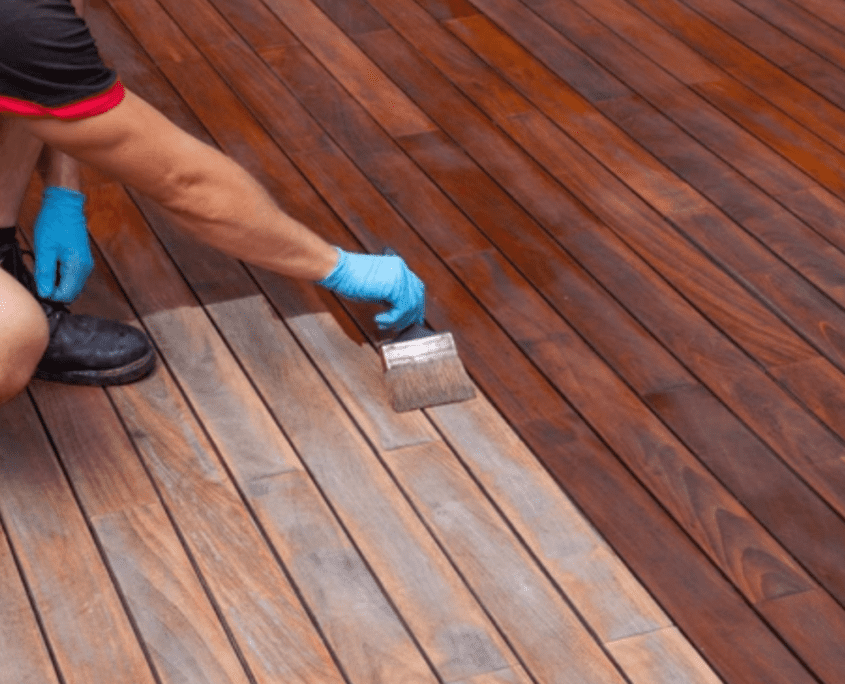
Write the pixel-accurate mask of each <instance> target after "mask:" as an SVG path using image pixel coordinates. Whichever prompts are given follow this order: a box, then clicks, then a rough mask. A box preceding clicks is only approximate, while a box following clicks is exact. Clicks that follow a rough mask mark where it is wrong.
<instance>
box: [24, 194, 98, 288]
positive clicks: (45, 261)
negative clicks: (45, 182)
mask: <svg viewBox="0 0 845 684" xmlns="http://www.w3.org/2000/svg"><path fill="white" fill-rule="evenodd" d="M84 204H85V195H83V194H82V193H81V192H76V191H74V190H68V189H67V188H59V187H54V186H50V187H47V188H45V189H44V200H43V202H42V204H41V213H40V214H38V219H37V220H36V221H35V236H34V241H35V250H34V252H35V283H36V285H37V286H38V294H39V296H41V297H43V298H44V299H51V300H53V301H55V302H65V303H66V304H70V303H71V302H72V301H73V300H74V299H76V298H77V297H78V296H79V293H80V292H82V288H83V287H84V285H85V281H86V280H87V279H88V276H89V275H91V271H93V270H94V257H93V256H92V255H91V247H90V245H89V244H88V228H87V225H86V223H85V214H84V213H83V211H82V208H83V206H84ZM59 264H61V281H60V286H59V289H58V290H56V267H57V266H58V265H59Z"/></svg>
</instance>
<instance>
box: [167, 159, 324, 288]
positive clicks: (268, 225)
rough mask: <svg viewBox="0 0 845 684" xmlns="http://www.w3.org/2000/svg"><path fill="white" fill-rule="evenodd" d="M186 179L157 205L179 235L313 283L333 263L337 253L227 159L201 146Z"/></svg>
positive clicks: (244, 171) (320, 277)
mask: <svg viewBox="0 0 845 684" xmlns="http://www.w3.org/2000/svg"><path fill="white" fill-rule="evenodd" d="M191 169H192V171H191V177H190V178H189V179H185V180H184V181H183V183H181V184H180V185H181V186H182V187H181V188H180V189H179V190H178V192H177V193H176V199H175V200H174V201H172V202H169V203H168V204H167V205H163V206H164V208H165V209H166V211H167V213H168V214H169V216H170V218H171V220H172V221H173V222H174V223H175V224H176V225H177V227H179V228H180V229H182V230H184V231H185V232H187V233H189V234H190V235H191V236H192V237H194V238H195V239H197V240H200V241H201V242H204V243H206V244H208V245H211V246H212V247H214V248H216V249H219V250H220V251H221V252H225V253H226V254H228V255H230V256H233V257H235V258H237V259H241V260H243V261H246V262H248V263H250V264H254V265H256V266H261V267H262V268H266V269H268V270H270V271H273V272H275V273H280V274H282V275H287V276H290V277H292V278H302V279H306V280H312V281H319V280H322V279H323V278H325V277H326V276H328V275H329V274H330V273H331V272H332V271H333V270H334V268H335V266H336V265H337V262H338V254H337V250H335V249H334V247H332V246H331V245H330V244H329V243H327V242H326V241H325V240H323V239H322V238H321V237H320V236H319V235H317V234H316V233H314V232H312V231H311V230H309V229H308V228H306V227H305V226H304V225H302V224H301V223H300V222H299V221H297V220H295V219H294V218H292V217H290V216H288V215H287V214H285V213H284V212H283V211H282V210H281V209H280V208H279V206H278V205H277V204H276V202H275V201H274V200H273V199H272V198H271V197H270V195H269V194H268V193H267V191H266V190H265V189H264V188H263V187H262V185H261V184H260V183H259V182H258V181H257V180H256V179H255V178H253V177H252V176H251V175H250V174H249V173H247V171H246V170H245V169H244V168H243V167H241V166H240V165H239V164H238V163H237V162H235V161H234V160H233V159H231V158H229V157H227V156H226V155H224V154H222V153H221V152H219V151H217V150H215V149H214V148H211V147H209V146H207V145H204V144H200V145H197V146H195V148H194V150H193V152H192V154H191Z"/></svg>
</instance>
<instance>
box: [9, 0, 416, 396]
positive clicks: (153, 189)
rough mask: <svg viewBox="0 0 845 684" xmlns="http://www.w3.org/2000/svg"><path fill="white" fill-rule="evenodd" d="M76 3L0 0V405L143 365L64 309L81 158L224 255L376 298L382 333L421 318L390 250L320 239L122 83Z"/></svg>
mask: <svg viewBox="0 0 845 684" xmlns="http://www.w3.org/2000/svg"><path fill="white" fill-rule="evenodd" d="M84 2H85V0H0V266H2V268H0V404H2V403H5V402H7V401H9V400H11V399H12V398H14V397H15V396H17V395H18V394H20V393H21V392H22V391H23V390H24V389H25V387H26V386H27V385H28V384H29V382H30V380H31V378H32V377H33V376H35V377H38V378H41V379H44V380H48V381H54V382H64V383H68V384H82V385H95V386H105V385H115V384H124V383H128V382H134V381H136V380H139V379H141V378H143V377H146V376H147V375H149V373H151V372H152V370H153V368H154V367H155V353H154V350H153V347H152V344H151V343H150V340H149V339H148V338H147V336H146V335H145V334H144V333H143V332H142V331H140V330H138V329H137V328H135V327H133V326H130V325H126V324H123V323H119V322H117V321H111V320H107V319H104V318H99V317H96V316H89V315H76V314H72V313H71V312H70V310H69V309H68V307H67V304H69V303H71V302H72V301H73V300H74V299H75V298H76V297H77V296H78V295H79V294H80V292H81V291H82V289H83V286H84V283H85V281H86V279H87V278H88V276H89V275H90V273H91V271H92V269H93V266H94V261H93V257H92V255H91V251H90V243H89V239H88V232H87V224H86V221H85V216H84V204H85V200H86V198H85V195H84V194H83V193H82V192H81V188H80V184H79V163H80V162H81V163H85V164H89V165H90V166H92V167H94V168H96V169H98V170H100V171H102V172H103V173H105V174H106V175H109V176H111V177H113V178H116V179H117V180H118V181H120V182H121V183H123V184H125V185H128V186H130V187H133V188H135V189H137V190H138V191H140V192H142V193H144V194H145V195H147V196H148V197H150V198H151V199H153V200H154V201H156V202H157V203H158V204H159V206H160V207H161V208H162V209H163V211H164V213H165V215H166V216H167V217H168V219H169V220H170V221H171V223H172V224H173V225H174V226H175V227H176V228H178V229H180V230H183V231H185V232H186V233H188V234H189V235H191V236H192V237H194V238H195V239H198V240H201V241H203V242H205V243H207V244H209V245H211V246H213V247H215V248H216V249H219V250H220V251H222V252H225V253H227V254H229V255H230V256H233V257H235V258H238V259H242V260H243V261H246V262H248V263H251V264H255V265H258V266H262V267H264V268H267V269H269V270H272V271H274V272H276V273H279V274H282V275H285V276H289V277H293V278H300V279H309V280H311V281H314V282H315V283H317V284H318V285H321V286H323V287H325V288H327V289H329V290H331V291H333V292H335V293H337V294H339V295H341V296H343V297H346V298H348V299H351V300H355V301H367V302H380V303H384V304H387V305H388V306H389V307H390V309H389V310H388V311H383V312H381V313H380V314H378V315H377V316H376V323H377V324H378V326H379V328H381V329H382V330H385V329H389V328H396V329H400V330H401V329H403V328H405V327H407V326H408V325H410V324H411V323H422V322H423V319H424V316H425V286H424V284H423V283H422V281H421V280H420V279H419V278H418V277H417V276H416V275H415V274H414V273H413V272H412V271H411V270H410V269H409V268H408V266H407V265H406V264H405V262H404V261H403V260H402V259H401V258H399V257H396V256H376V255H367V254H354V253H351V252H346V251H344V250H342V249H340V248H339V247H336V246H333V245H330V244H329V243H327V242H326V241H325V240H323V239H322V238H321V237H319V236H318V235H317V234H316V233H314V232H312V231H311V230H309V229H308V228H306V227H305V226H304V225H302V224H301V223H299V222H298V221H296V220H295V219H293V218H292V217H290V216H288V215H287V214H285V213H284V212H283V211H282V210H281V209H280V208H279V207H278V205H277V204H276V203H275V202H274V201H273V200H272V199H271V197H270V196H269V194H268V193H267V192H266V190H265V189H264V188H263V187H262V186H261V185H260V184H259V183H258V182H257V181H256V180H255V179H254V178H253V177H252V176H251V175H249V174H248V173H247V172H246V171H245V170H244V169H243V168H242V167H241V166H240V165H239V164H237V163H236V162H235V161H234V160H232V159H231V158H229V157H228V156H226V155H224V154H222V153H221V152H219V151H218V150H216V149H214V148H212V147H210V146H208V145H206V144H205V143H203V142H202V141H200V140H198V139H197V138H195V137H193V136H192V135H190V134H188V133H187V132H186V131H184V130H182V129H181V128H179V127H178V126H176V125H175V124H174V123H172V122H171V121H170V120H169V119H167V118H166V117H165V116H164V115H163V114H161V113H160V112H159V111H158V110H156V109H155V108H154V107H152V106H151V105H149V104H148V103H147V102H145V101H144V100H143V99H142V98H140V97H138V96H137V95H136V94H135V93H133V92H132V91H130V90H129V89H128V88H126V87H125V86H123V84H121V83H120V81H119V80H118V76H117V73H116V72H115V71H114V70H112V69H109V68H107V67H106V66H105V65H104V64H103V62H102V60H101V58H100V55H99V52H98V50H97V47H96V44H95V42H94V40H93V37H92V36H91V33H90V31H89V29H88V26H87V24H86V23H85V21H84V19H83V15H84V13H85V6H84ZM36 166H38V167H39V168H40V170H41V171H42V173H43V176H44V178H45V189H44V193H43V198H42V205H41V210H40V213H39V215H38V217H37V219H36V222H35V226H34V234H33V243H34V244H33V246H34V251H29V250H27V251H22V250H21V248H20V245H19V244H18V242H17V239H16V237H15V231H16V229H17V222H18V212H19V211H20V207H21V204H22V202H23V198H24V195H25V193H26V189H27V187H28V184H29V181H30V179H31V176H32V173H33V171H34V170H35V169H36ZM24 254H28V255H29V256H30V257H33V258H34V274H33V273H31V272H30V270H29V269H28V267H27V266H26V264H25V263H24V262H23V255H24Z"/></svg>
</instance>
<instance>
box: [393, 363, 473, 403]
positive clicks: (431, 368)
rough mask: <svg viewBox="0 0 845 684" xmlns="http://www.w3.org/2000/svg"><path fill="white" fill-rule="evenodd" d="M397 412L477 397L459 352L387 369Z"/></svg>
mask: <svg viewBox="0 0 845 684" xmlns="http://www.w3.org/2000/svg"><path fill="white" fill-rule="evenodd" d="M385 379H386V381H387V385H388V390H389V392H390V397H391V402H392V404H393V410H394V411H396V412H397V413H404V412H406V411H413V410H414V409H419V408H424V407H428V406H440V405H441V404H452V403H455V402H458V401H466V400H468V399H473V398H474V397H475V388H474V387H473V385H472V381H471V380H470V378H469V376H468V375H467V374H466V371H465V370H464V366H463V364H462V363H461V361H460V359H459V358H458V357H457V356H450V357H446V358H441V359H438V360H437V361H430V362H424V363H411V364H407V365H401V366H396V367H393V368H390V369H388V370H387V371H386V372H385Z"/></svg>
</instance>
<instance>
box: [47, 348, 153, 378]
mask: <svg viewBox="0 0 845 684" xmlns="http://www.w3.org/2000/svg"><path fill="white" fill-rule="evenodd" d="M155 364H156V355H155V349H150V351H149V352H148V353H147V354H146V356H142V357H141V358H140V359H137V360H136V361H133V362H132V363H128V364H126V365H125V366H120V367H119V368H99V369H94V370H85V369H78V370H68V371H61V372H48V371H43V370H40V369H36V371H35V377H36V378H38V379H39V380H47V381H50V382H63V383H65V384H68V385H92V386H95V387H107V386H110V385H126V384H128V383H130V382H135V381H136V380H140V379H142V378H144V377H146V376H147V375H149V374H150V373H151V372H152V371H153V369H154V368H155Z"/></svg>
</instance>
